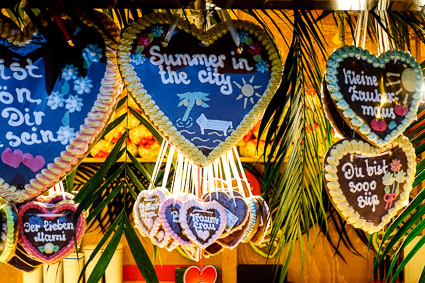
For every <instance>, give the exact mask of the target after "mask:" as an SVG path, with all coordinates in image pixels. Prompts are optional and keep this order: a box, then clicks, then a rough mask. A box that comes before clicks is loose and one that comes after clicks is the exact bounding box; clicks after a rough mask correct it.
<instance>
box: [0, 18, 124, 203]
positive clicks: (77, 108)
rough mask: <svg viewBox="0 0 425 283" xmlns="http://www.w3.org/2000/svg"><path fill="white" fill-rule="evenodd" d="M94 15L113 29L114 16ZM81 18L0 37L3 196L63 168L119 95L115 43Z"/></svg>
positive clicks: (21, 194) (38, 185)
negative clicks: (22, 34) (26, 34)
mask: <svg viewBox="0 0 425 283" xmlns="http://www.w3.org/2000/svg"><path fill="white" fill-rule="evenodd" d="M101 21H102V22H103V23H104V24H105V26H106V27H107V29H108V30H109V31H110V33H111V34H113V36H115V37H116V36H117V30H116V29H115V26H114V24H113V23H112V22H111V21H109V20H108V19H107V18H106V17H102V18H101ZM83 22H84V24H86V25H81V24H80V25H79V26H77V25H75V24H73V23H71V22H69V21H64V25H63V27H62V28H59V26H58V25H55V24H49V25H48V26H47V27H46V28H45V30H43V31H42V32H37V33H35V34H32V35H29V38H28V41H23V42H21V43H20V44H17V42H16V40H15V39H14V38H10V37H12V36H13V35H14V34H17V33H19V32H20V31H19V30H18V29H16V30H15V33H13V32H12V33H10V35H9V38H6V39H3V40H2V41H0V48H1V49H2V52H1V55H0V120H1V123H2V127H1V129H0V156H1V162H0V172H1V173H0V181H1V185H0V195H1V196H2V197H4V198H6V199H7V200H10V201H13V202H24V201H27V200H29V199H32V198H34V197H36V196H37V195H39V194H41V193H42V192H43V191H45V190H46V189H48V188H50V187H51V186H53V185H54V184H55V183H57V182H58V181H59V180H60V179H61V178H62V177H64V176H65V175H66V173H68V172H70V170H72V169H73V168H74V167H75V166H76V165H77V164H78V162H79V161H81V159H82V158H83V157H84V156H85V154H86V153H87V152H88V149H89V148H90V146H91V145H92V144H93V142H94V141H95V140H96V137H97V135H99V134H100V133H101V131H102V129H103V128H104V126H105V123H106V121H107V120H108V119H109V115H110V114H111V112H112V109H113V106H114V105H115V102H116V99H117V97H118V96H119V93H120V91H119V90H120V78H119V72H118V69H117V66H116V59H115V56H114V49H115V48H114V43H113V42H112V41H111V40H110V39H108V38H107V37H106V36H105V35H103V34H102V33H101V32H99V31H98V30H97V29H96V28H95V27H94V26H93V24H92V23H89V22H88V21H86V20H84V19H83ZM6 24H7V25H9V26H10V25H11V24H10V22H7V21H5V20H4V21H2V22H0V25H2V27H3V26H4V25H6ZM64 34H70V35H71V36H70V39H71V40H72V44H69V43H68V42H67V40H65V36H64ZM115 45H116V44H115ZM115 50H116V49H115Z"/></svg>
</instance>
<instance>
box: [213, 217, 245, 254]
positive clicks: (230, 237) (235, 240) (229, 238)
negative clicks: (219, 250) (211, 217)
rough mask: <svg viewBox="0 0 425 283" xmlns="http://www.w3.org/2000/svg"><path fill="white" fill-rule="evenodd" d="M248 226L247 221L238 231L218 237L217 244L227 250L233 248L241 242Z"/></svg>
mask: <svg viewBox="0 0 425 283" xmlns="http://www.w3.org/2000/svg"><path fill="white" fill-rule="evenodd" d="M249 224H250V223H249V222H248V221H245V224H243V225H242V227H241V228H240V229H238V230H234V231H233V232H231V233H230V234H227V235H222V236H220V238H219V239H217V243H219V244H220V245H222V246H223V247H225V248H228V249H233V248H235V247H236V246H237V245H239V243H240V242H241V241H242V238H243V237H244V235H245V233H246V231H247V230H248V228H249Z"/></svg>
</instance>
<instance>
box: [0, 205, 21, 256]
mask: <svg viewBox="0 0 425 283" xmlns="http://www.w3.org/2000/svg"><path fill="white" fill-rule="evenodd" d="M3 202H4V200H3V199H1V201H0V203H3ZM17 240H18V211H17V209H16V206H15V204H13V203H12V202H4V203H3V204H1V205H0V262H7V261H8V260H10V259H11V258H12V256H13V254H14V252H15V247H16V242H17Z"/></svg>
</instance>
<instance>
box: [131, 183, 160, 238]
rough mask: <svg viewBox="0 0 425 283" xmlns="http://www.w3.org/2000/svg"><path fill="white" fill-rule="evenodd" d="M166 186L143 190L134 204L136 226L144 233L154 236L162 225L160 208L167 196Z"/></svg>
mask: <svg viewBox="0 0 425 283" xmlns="http://www.w3.org/2000/svg"><path fill="white" fill-rule="evenodd" d="M167 194H168V190H167V189H166V188H155V189H154V190H144V191H141V192H140V194H139V196H138V197H137V200H136V203H135V204H134V208H133V214H134V220H135V223H136V228H137V229H138V230H139V232H140V233H141V234H142V235H146V236H148V237H153V236H154V235H155V234H156V233H158V230H159V228H160V225H161V218H160V216H159V209H160V206H161V203H163V202H164V201H165V199H166V198H167Z"/></svg>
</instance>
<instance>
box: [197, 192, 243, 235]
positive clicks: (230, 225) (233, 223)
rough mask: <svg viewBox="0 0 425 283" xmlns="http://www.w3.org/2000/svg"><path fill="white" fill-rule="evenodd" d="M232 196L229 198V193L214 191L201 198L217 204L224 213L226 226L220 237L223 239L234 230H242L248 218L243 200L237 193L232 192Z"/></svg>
mask: <svg viewBox="0 0 425 283" xmlns="http://www.w3.org/2000/svg"><path fill="white" fill-rule="evenodd" d="M232 193H233V191H232ZM233 195H234V196H233V197H231V196H230V192H221V191H216V192H209V193H207V194H205V195H203V196H202V199H203V200H204V201H206V202H209V201H216V202H218V203H219V204H220V205H221V206H223V208H224V210H225V211H226V216H227V225H226V228H225V229H224V233H223V235H221V237H225V236H227V235H228V234H230V233H233V232H234V231H236V230H239V229H242V228H243V227H244V224H245V223H246V222H247V221H248V218H249V208H248V205H247V203H246V202H245V200H244V199H243V198H242V197H241V195H240V193H239V192H237V191H234V193H233Z"/></svg>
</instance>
